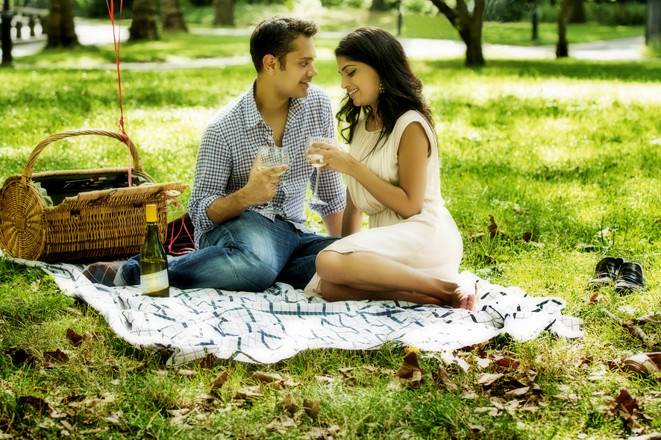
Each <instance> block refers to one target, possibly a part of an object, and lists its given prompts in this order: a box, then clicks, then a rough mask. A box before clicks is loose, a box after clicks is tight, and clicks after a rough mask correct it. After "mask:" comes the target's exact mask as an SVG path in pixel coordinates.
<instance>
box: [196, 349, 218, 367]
mask: <svg viewBox="0 0 661 440" xmlns="http://www.w3.org/2000/svg"><path fill="white" fill-rule="evenodd" d="M219 363H220V359H219V358H217V357H216V356H214V355H213V354H211V353H208V354H207V355H206V356H204V357H203V358H202V359H201V360H200V368H204V369H205V370H210V369H212V368H213V367H215V366H216V364H219Z"/></svg>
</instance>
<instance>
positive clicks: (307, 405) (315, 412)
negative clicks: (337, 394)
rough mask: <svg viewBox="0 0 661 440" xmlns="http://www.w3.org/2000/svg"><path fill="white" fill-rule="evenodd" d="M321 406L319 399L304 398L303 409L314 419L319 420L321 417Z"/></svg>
mask: <svg viewBox="0 0 661 440" xmlns="http://www.w3.org/2000/svg"><path fill="white" fill-rule="evenodd" d="M320 408H321V402H320V401H319V400H308V399H305V400H303V409H304V410H305V414H307V415H308V416H309V417H310V418H311V419H312V420H315V421H316V420H317V418H318V417H319V410H320Z"/></svg>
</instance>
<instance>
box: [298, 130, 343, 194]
mask: <svg viewBox="0 0 661 440" xmlns="http://www.w3.org/2000/svg"><path fill="white" fill-rule="evenodd" d="M319 144H324V145H331V146H334V147H335V146H337V143H336V142H335V139H333V138H328V137H322V136H310V137H309V138H308V140H307V144H306V145H307V148H306V151H305V159H306V160H307V161H308V163H309V164H310V166H312V167H314V168H315V171H314V173H315V175H314V183H313V187H312V195H311V197H310V198H308V200H307V202H308V203H309V204H311V205H317V206H325V205H328V203H326V202H324V201H323V200H321V199H320V198H319V175H320V174H321V169H322V168H323V167H324V166H325V165H326V162H325V161H324V156H323V155H322V154H317V153H313V154H310V153H309V150H310V148H312V147H314V146H317V145H319Z"/></svg>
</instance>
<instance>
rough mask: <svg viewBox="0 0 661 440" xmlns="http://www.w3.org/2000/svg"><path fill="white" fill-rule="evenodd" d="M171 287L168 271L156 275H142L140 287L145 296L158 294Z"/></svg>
mask: <svg viewBox="0 0 661 440" xmlns="http://www.w3.org/2000/svg"><path fill="white" fill-rule="evenodd" d="M169 286H170V282H169V281H168V271H167V269H164V270H161V271H160V272H156V273H148V274H145V275H140V287H141V288H142V293H144V294H149V293H151V292H156V291H159V290H161V289H165V288H166V287H169Z"/></svg>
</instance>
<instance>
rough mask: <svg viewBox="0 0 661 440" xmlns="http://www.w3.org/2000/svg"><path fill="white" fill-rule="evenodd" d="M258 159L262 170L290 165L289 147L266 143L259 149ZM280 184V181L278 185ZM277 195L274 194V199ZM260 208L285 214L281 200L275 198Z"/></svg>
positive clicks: (273, 212) (277, 213)
mask: <svg viewBox="0 0 661 440" xmlns="http://www.w3.org/2000/svg"><path fill="white" fill-rule="evenodd" d="M256 160H257V161H258V162H257V166H258V167H259V168H260V169H262V170H264V169H269V168H274V167H279V166H282V165H289V151H288V150H287V148H284V147H276V146H275V145H264V146H262V147H260V148H259V150H257V157H256ZM285 173H286V171H285ZM285 173H282V175H281V176H280V180H282V176H283V175H284V174H285ZM279 185H280V183H279V182H278V186H279ZM276 196H277V193H276ZM276 196H274V199H275V197H276ZM260 208H261V209H262V210H263V211H266V212H270V213H271V214H276V215H284V214H285V212H284V209H283V207H282V204H281V203H279V202H275V201H273V200H271V201H270V202H268V203H267V204H266V205H264V206H263V207H260Z"/></svg>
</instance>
